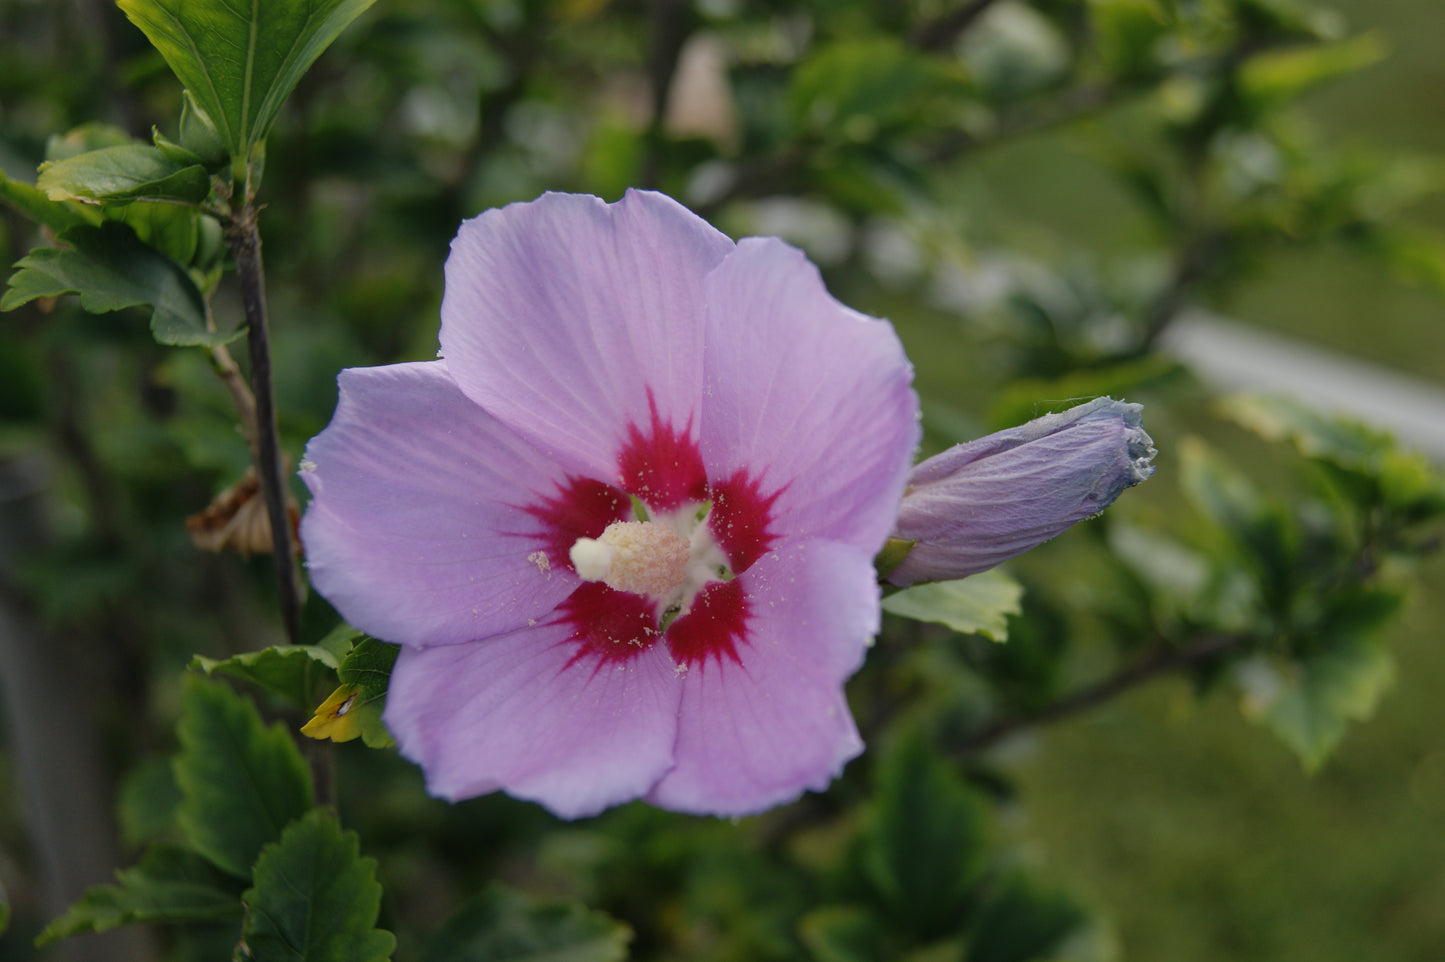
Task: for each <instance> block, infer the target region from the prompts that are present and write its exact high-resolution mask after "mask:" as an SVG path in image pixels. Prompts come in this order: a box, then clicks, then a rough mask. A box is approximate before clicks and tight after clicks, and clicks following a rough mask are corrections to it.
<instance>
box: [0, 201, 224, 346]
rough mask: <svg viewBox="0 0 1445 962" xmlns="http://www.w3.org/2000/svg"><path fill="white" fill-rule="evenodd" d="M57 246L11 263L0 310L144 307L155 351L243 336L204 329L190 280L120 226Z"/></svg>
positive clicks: (68, 235)
mask: <svg viewBox="0 0 1445 962" xmlns="http://www.w3.org/2000/svg"><path fill="white" fill-rule="evenodd" d="M61 239H62V240H63V241H65V242H66V243H67V244H69V245H70V246H69V247H43V248H40V249H38V250H33V251H31V252H30V253H29V254H28V255H27V256H26V257H24V258H22V259H21V260H20V262H19V263H18V264H16V267H18V268H20V269H19V270H18V271H17V272H16V273H15V274H14V275H12V276H11V278H10V288H9V290H7V291H6V292H5V296H4V297H3V298H0V311H8V310H11V309H13V308H16V307H19V306H20V305H21V304H26V303H29V302H30V301H33V300H35V299H36V298H39V297H59V296H60V295H62V294H79V295H80V306H81V307H83V308H85V309H86V310H87V311H90V312H91V313H92V314H103V313H105V312H107V311H118V310H121V309H123V308H127V307H148V308H150V309H151V322H150V323H151V333H152V335H154V336H155V339H156V340H157V341H159V342H160V343H162V344H175V345H196V344H205V345H215V344H225V343H226V342H227V341H231V340H234V339H235V338H237V337H239V336H240V335H241V334H242V333H243V331H242V330H240V329H238V330H233V331H209V330H207V329H206V305H205V301H204V300H203V298H202V297H201V292H200V291H199V290H198V289H197V288H196V285H195V282H194V281H192V280H191V278H190V275H188V274H187V273H186V271H185V270H184V269H183V268H182V267H181V266H180V265H179V264H177V263H176V262H175V261H173V260H171V259H170V258H169V257H166V256H165V255H164V254H161V253H159V252H158V251H156V250H154V249H152V248H150V247H147V246H146V245H145V244H142V243H141V242H140V240H139V239H137V237H136V235H135V231H133V230H131V229H130V228H129V227H127V226H126V225H124V224H119V223H116V222H114V221H107V222H106V223H103V224H101V225H100V226H98V227H92V226H89V225H86V226H81V227H73V228H71V229H70V230H68V231H66V232H65V234H64V235H62V237H61Z"/></svg>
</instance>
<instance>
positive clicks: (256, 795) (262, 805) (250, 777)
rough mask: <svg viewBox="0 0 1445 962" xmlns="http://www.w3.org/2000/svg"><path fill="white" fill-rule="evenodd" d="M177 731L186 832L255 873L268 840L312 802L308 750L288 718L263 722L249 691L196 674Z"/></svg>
mask: <svg viewBox="0 0 1445 962" xmlns="http://www.w3.org/2000/svg"><path fill="white" fill-rule="evenodd" d="M177 731H178V733H179V737H180V742H181V753H180V755H179V756H177V758H176V760H175V773H176V784H177V785H178V786H180V789H181V796H182V801H181V805H180V808H179V810H178V811H177V819H178V821H179V822H180V826H181V831H182V832H184V833H185V836H186V840H187V841H188V842H190V844H191V845H192V846H193V847H194V848H195V849H196V851H198V852H200V853H201V854H202V855H204V856H206V858H208V859H210V860H211V861H212V862H213V863H215V864H216V865H217V866H219V867H220V868H222V869H224V870H225V871H227V872H230V873H231V874H232V875H235V876H237V877H238V878H249V877H250V873H251V865H252V863H254V862H255V861H256V854H257V853H258V852H260V851H261V847H262V846H263V845H266V844H267V843H269V842H273V841H275V840H276V839H277V838H279V837H280V835H281V831H282V829H283V828H284V827H285V826H286V825H287V824H288V823H289V822H291V821H292V820H293V819H296V818H299V817H300V816H301V815H302V814H304V813H305V812H306V811H307V810H308V809H309V808H310V807H311V804H312V796H311V774H310V772H309V771H308V770H307V768H306V763H305V762H304V761H302V759H301V752H300V750H299V749H298V748H297V747H296V743H295V742H294V741H292V739H291V736H290V735H289V734H288V733H287V732H286V730H285V729H284V728H283V727H282V726H281V725H279V724H277V725H272V726H271V727H270V728H267V727H265V726H264V725H263V724H262V723H261V717H260V715H259V714H257V712H256V707H255V706H254V705H253V704H252V703H251V700H250V699H249V698H244V697H242V696H240V695H237V694H235V693H233V692H231V691H230V690H229V689H228V688H226V687H225V686H224V685H218V684H215V683H213V682H207V681H202V680H201V679H199V678H196V677H194V676H193V677H189V678H187V679H186V688H185V701H184V705H183V708H182V711H181V721H180V724H179V726H178V728H177Z"/></svg>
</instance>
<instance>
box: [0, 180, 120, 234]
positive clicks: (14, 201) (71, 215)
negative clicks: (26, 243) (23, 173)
mask: <svg viewBox="0 0 1445 962" xmlns="http://www.w3.org/2000/svg"><path fill="white" fill-rule="evenodd" d="M0 201H4V202H5V203H7V204H9V205H10V206H11V207H13V208H15V209H16V210H18V211H19V212H20V213H22V214H24V215H25V216H26V217H29V218H30V219H31V220H33V221H35V222H36V223H39V224H44V225H45V226H46V227H49V228H50V229H51V230H53V231H55V232H56V233H57V234H59V233H61V232H62V231H67V230H69V229H70V228H72V227H79V226H80V225H82V224H98V223H100V212H99V211H82V210H80V209H78V208H77V207H76V205H74V204H64V203H60V202H59V201H54V200H51V199H50V198H49V197H46V196H45V192H44V191H42V190H41V189H40V188H38V187H32V186H30V185H29V184H22V183H21V182H20V181H18V180H11V179H10V178H9V177H6V176H5V172H4V171H0Z"/></svg>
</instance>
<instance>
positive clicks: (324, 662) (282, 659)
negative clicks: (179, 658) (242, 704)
mask: <svg viewBox="0 0 1445 962" xmlns="http://www.w3.org/2000/svg"><path fill="white" fill-rule="evenodd" d="M340 664H341V663H340V661H339V660H338V659H337V657H336V655H335V653H334V652H332V651H329V650H328V649H326V648H322V647H319V646H316V645H272V646H271V647H270V648H263V649H261V650H260V651H248V652H245V653H243V654H239V655H232V656H231V657H230V658H227V659H225V660H224V661H217V660H216V659H213V658H207V657H205V656H204V655H196V656H195V657H194V658H192V659H191V664H190V668H191V670H192V671H202V672H205V673H206V674H207V675H212V674H215V673H217V672H220V673H221V674H223V675H229V676H230V677H232V678H239V679H241V680H242V681H248V682H250V683H251V684H253V685H257V686H259V687H261V688H264V689H266V690H267V691H271V692H275V693H276V694H278V695H280V696H281V697H282V698H284V699H286V700H287V701H288V702H290V703H291V704H293V705H296V706H298V707H300V708H309V707H311V706H312V705H314V704H316V702H317V700H318V699H319V698H321V697H322V695H323V694H324V692H325V690H326V689H327V688H329V687H331V686H332V685H334V684H335V678H336V669H337V668H338V667H340Z"/></svg>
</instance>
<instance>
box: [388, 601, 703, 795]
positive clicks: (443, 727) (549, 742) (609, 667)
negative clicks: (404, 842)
mask: <svg viewBox="0 0 1445 962" xmlns="http://www.w3.org/2000/svg"><path fill="white" fill-rule="evenodd" d="M568 634H569V630H568V628H567V627H566V626H564V625H546V626H539V627H537V628H531V629H523V630H521V631H517V632H513V633H512V634H509V635H503V636H501V637H497V638H490V639H487V640H486V641H480V642H476V643H474V644H469V645H451V646H449V647H445V648H429V649H425V650H416V649H403V650H402V652H401V655H400V657H398V658H397V662H396V667H395V668H394V669H393V671H392V675H391V687H390V689H389V690H388V691H387V696H386V711H385V713H384V715H383V720H384V721H385V722H386V727H387V728H388V729H389V730H390V731H391V733H392V736H393V737H394V738H395V739H396V742H397V745H398V747H399V748H400V749H401V753H402V754H403V755H405V756H406V757H407V758H410V759H411V760H412V761H414V762H416V763H417V764H419V765H420V766H421V767H422V771H424V772H425V773H426V782H427V790H428V791H429V792H431V793H432V794H433V795H437V796H439V797H441V798H445V799H447V800H449V801H458V800H460V799H463V798H472V797H474V796H477V795H483V794H486V793H487V792H492V791H495V790H497V789H501V790H503V791H505V792H507V793H508V794H509V795H513V796H515V797H517V798H525V799H530V800H533V801H536V802H540V803H541V804H543V805H545V806H546V807H547V808H549V809H551V810H552V812H554V813H555V814H557V815H559V816H561V817H562V818H580V817H582V816H584V815H594V814H596V813H597V812H599V811H601V810H602V809H604V808H607V807H608V806H610V805H617V804H620V803H622V802H626V801H630V800H632V799H634V798H638V797H640V796H641V795H642V794H643V793H645V792H646V791H647V790H648V788H649V787H651V786H652V785H653V784H654V783H655V782H656V781H657V780H658V778H660V777H662V775H663V773H664V772H666V771H667V770H668V769H669V768H670V767H671V766H672V751H673V739H674V733H675V731H676V725H677V721H676V719H677V703H678V698H679V695H680V693H681V690H682V682H681V680H680V679H679V677H678V676H677V675H676V674H675V672H674V670H673V665H672V661H671V659H669V658H668V656H667V653H666V649H665V648H663V647H662V646H661V645H655V646H653V647H652V648H650V649H648V650H646V651H644V652H642V653H641V654H640V655H638V656H637V657H635V658H632V659H629V660H627V661H617V662H608V661H599V660H597V659H595V658H586V657H583V658H578V657H577V652H578V649H577V646H576V645H575V644H572V643H569V642H568V640H567V639H568Z"/></svg>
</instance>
